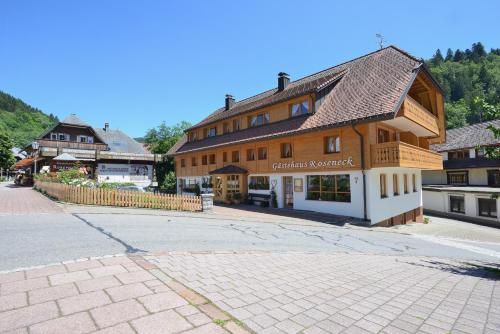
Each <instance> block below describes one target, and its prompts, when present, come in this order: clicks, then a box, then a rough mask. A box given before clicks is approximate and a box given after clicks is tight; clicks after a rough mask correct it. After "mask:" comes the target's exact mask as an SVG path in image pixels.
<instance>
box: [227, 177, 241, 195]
mask: <svg viewBox="0 0 500 334" xmlns="http://www.w3.org/2000/svg"><path fill="white" fill-rule="evenodd" d="M239 192H240V176H239V175H228V176H227V193H228V194H233V193H239Z"/></svg>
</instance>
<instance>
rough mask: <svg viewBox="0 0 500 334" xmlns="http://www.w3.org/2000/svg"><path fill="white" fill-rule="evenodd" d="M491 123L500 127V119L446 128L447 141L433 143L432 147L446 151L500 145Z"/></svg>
mask: <svg viewBox="0 0 500 334" xmlns="http://www.w3.org/2000/svg"><path fill="white" fill-rule="evenodd" d="M489 125H493V126H495V127H500V120H494V121H490V122H484V123H478V124H473V125H469V126H465V127H463V128H457V129H451V130H446V142H445V143H444V144H434V145H431V149H432V150H434V151H437V152H445V151H452V150H459V149H465V148H473V147H476V146H491V145H500V139H495V137H494V136H493V132H491V131H490V130H489V129H488V126H489Z"/></svg>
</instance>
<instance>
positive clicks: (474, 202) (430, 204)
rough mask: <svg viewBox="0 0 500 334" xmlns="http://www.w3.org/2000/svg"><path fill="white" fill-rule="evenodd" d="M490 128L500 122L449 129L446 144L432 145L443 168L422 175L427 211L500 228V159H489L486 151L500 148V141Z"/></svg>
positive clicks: (497, 125) (424, 172) (424, 201)
mask: <svg viewBox="0 0 500 334" xmlns="http://www.w3.org/2000/svg"><path fill="white" fill-rule="evenodd" d="M490 125H493V126H495V127H500V120H494V121H490V122H484V123H479V124H474V125H470V126H466V127H463V128H458V129H452V130H447V131H446V142H445V143H442V144H435V145H432V147H431V148H432V149H433V150H435V151H437V152H439V153H441V155H442V156H443V169H442V170H426V171H423V172H422V183H423V185H424V186H423V204H424V209H425V210H426V211H428V212H429V213H435V214H441V215H447V216H451V217H454V218H459V219H465V220H473V221H477V222H482V223H489V224H498V226H500V219H499V216H498V211H499V210H500V200H499V199H498V198H497V197H498V196H499V195H500V160H499V159H490V158H487V157H486V156H485V149H484V148H485V147H497V148H498V147H500V139H498V138H495V137H494V135H493V132H492V131H490V130H489V129H488V126H490Z"/></svg>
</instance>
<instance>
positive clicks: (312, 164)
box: [272, 156, 354, 170]
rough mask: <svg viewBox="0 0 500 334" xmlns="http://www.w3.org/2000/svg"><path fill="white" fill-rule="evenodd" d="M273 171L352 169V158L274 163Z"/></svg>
mask: <svg viewBox="0 0 500 334" xmlns="http://www.w3.org/2000/svg"><path fill="white" fill-rule="evenodd" d="M272 166H273V170H277V169H289V168H328V167H334V168H336V167H343V166H348V167H354V163H353V161H352V156H349V157H348V158H347V159H340V160H309V161H303V162H297V161H290V162H275V163H273V165H272Z"/></svg>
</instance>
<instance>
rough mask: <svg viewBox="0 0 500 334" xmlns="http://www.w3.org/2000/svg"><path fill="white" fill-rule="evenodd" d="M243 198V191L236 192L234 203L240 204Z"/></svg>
mask: <svg viewBox="0 0 500 334" xmlns="http://www.w3.org/2000/svg"><path fill="white" fill-rule="evenodd" d="M242 199H243V196H242V195H241V193H234V194H233V203H234V204H240V203H241V200H242Z"/></svg>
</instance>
